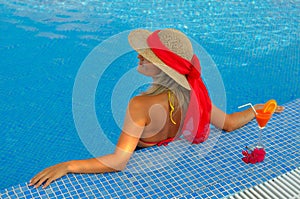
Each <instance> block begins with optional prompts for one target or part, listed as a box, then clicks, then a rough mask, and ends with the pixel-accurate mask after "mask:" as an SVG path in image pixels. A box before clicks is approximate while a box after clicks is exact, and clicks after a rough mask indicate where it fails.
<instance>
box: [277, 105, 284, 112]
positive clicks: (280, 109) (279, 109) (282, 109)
mask: <svg viewBox="0 0 300 199" xmlns="http://www.w3.org/2000/svg"><path fill="white" fill-rule="evenodd" d="M282 111H284V106H277V108H276V110H275V112H276V113H281V112H282Z"/></svg>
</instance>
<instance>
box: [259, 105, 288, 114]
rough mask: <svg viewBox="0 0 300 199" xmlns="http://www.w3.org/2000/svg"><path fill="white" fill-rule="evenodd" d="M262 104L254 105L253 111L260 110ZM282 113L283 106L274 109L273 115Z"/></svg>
mask: <svg viewBox="0 0 300 199" xmlns="http://www.w3.org/2000/svg"><path fill="white" fill-rule="evenodd" d="M263 106H264V104H256V105H254V108H255V109H261V108H263ZM283 111H284V106H277V107H276V109H275V113H281V112H283Z"/></svg>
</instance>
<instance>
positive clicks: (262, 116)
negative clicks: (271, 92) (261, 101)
mask: <svg viewBox="0 0 300 199" xmlns="http://www.w3.org/2000/svg"><path fill="white" fill-rule="evenodd" d="M255 110H256V115H255V118H256V121H257V124H258V127H259V133H258V141H257V143H256V144H254V145H253V146H250V147H248V148H249V149H250V150H254V149H255V148H258V149H260V148H264V145H263V144H262V139H261V138H262V131H263V129H264V128H265V127H266V125H267V123H268V121H269V120H270V119H271V117H272V113H271V112H264V111H263V106H257V107H256V109H255Z"/></svg>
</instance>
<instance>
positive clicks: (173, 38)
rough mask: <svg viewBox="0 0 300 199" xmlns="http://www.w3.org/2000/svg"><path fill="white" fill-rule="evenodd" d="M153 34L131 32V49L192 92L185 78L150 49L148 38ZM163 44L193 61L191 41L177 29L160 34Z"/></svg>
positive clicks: (144, 31) (138, 31)
mask: <svg viewBox="0 0 300 199" xmlns="http://www.w3.org/2000/svg"><path fill="white" fill-rule="evenodd" d="M151 33H152V32H150V31H148V30H143V29H138V30H134V31H132V32H130V34H129V36H128V41H129V44H130V45H131V47H132V48H133V49H134V50H136V51H137V52H138V53H139V54H140V55H142V56H143V57H144V58H146V59H147V60H148V61H150V62H151V63H153V64H154V65H155V66H157V67H158V68H159V69H161V70H162V71H163V72H165V73H166V74H167V75H168V76H169V77H171V78H172V79H174V80H175V81H176V82H177V83H178V84H180V85H181V86H183V87H184V88H186V89H188V90H191V88H190V85H189V83H188V81H187V79H186V77H185V75H182V74H180V73H178V72H177V71H176V70H174V69H172V68H171V67H169V66H167V65H166V64H165V63H164V62H163V61H161V60H160V59H159V58H158V57H157V56H156V55H155V54H154V53H153V52H152V50H151V49H150V47H149V46H148V44H147V38H148V37H149V35H151ZM158 36H159V38H160V40H161V42H162V43H163V44H164V45H165V46H166V47H167V48H168V49H169V50H171V51H172V52H173V53H176V54H177V55H179V56H181V57H182V58H184V59H187V60H189V61H190V60H191V59H192V57H193V55H194V53H193V47H192V44H191V42H190V40H189V39H188V38H187V36H186V35H185V34H183V33H182V32H180V31H178V30H175V29H164V30H161V31H160V32H159V33H158Z"/></svg>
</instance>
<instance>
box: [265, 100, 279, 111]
mask: <svg viewBox="0 0 300 199" xmlns="http://www.w3.org/2000/svg"><path fill="white" fill-rule="evenodd" d="M276 108H277V102H276V100H274V99H271V100H269V101H267V103H265V105H264V107H263V112H264V113H271V114H273V113H274V112H275V110H276Z"/></svg>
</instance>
